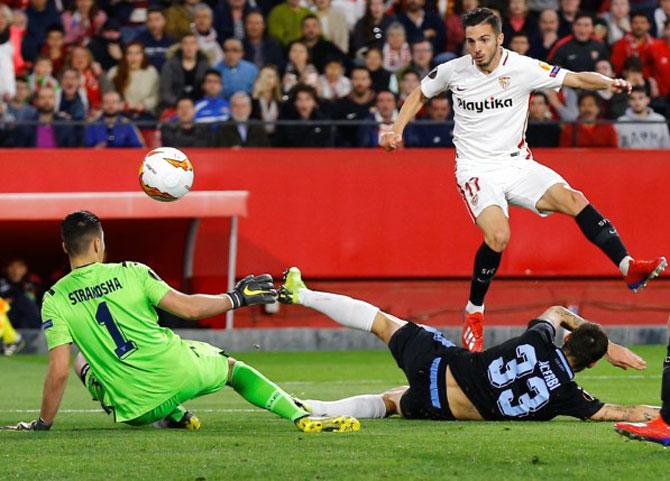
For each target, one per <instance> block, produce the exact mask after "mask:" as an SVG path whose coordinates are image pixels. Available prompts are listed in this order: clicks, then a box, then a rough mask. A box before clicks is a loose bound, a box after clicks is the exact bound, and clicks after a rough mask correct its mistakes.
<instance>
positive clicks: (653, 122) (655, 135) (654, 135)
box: [616, 87, 670, 149]
mask: <svg viewBox="0 0 670 481" xmlns="http://www.w3.org/2000/svg"><path fill="white" fill-rule="evenodd" d="M628 106H629V107H628V110H626V113H625V115H622V116H621V117H619V119H618V123H617V125H616V130H617V134H618V137H619V147H622V148H625V149H667V148H670V134H669V133H668V124H667V123H666V120H665V117H663V116H662V115H661V114H657V113H656V112H654V111H653V110H651V108H649V97H648V96H647V92H646V91H645V90H644V87H634V88H633V91H632V92H631V93H630V96H629V97H628Z"/></svg>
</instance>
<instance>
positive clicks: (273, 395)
mask: <svg viewBox="0 0 670 481" xmlns="http://www.w3.org/2000/svg"><path fill="white" fill-rule="evenodd" d="M230 385H231V386H232V388H233V389H235V391H237V393H238V394H239V395H240V396H242V397H243V398H244V399H246V400H247V401H248V402H250V403H251V404H253V405H254V406H258V407H259V408H263V409H267V410H268V411H270V412H273V413H275V414H276V415H277V416H281V417H283V418H284V419H290V420H291V421H295V420H296V419H299V418H301V417H303V416H307V415H309V413H308V412H307V411H305V410H304V409H302V408H300V407H298V406H297V405H296V403H295V401H294V400H293V398H292V397H291V396H289V395H288V394H287V393H286V392H284V391H283V390H282V389H281V388H280V387H279V386H277V385H276V384H275V383H273V382H272V381H270V380H269V379H268V378H266V377H265V376H263V375H262V374H261V373H260V372H258V371H257V370H256V369H254V368H253V367H251V366H248V365H246V364H245V363H243V362H240V361H236V362H235V366H234V367H233V375H232V377H231V379H230Z"/></svg>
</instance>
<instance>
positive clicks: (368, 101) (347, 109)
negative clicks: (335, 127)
mask: <svg viewBox="0 0 670 481" xmlns="http://www.w3.org/2000/svg"><path fill="white" fill-rule="evenodd" d="M374 101H375V92H374V90H372V78H371V77H370V71H369V70H368V69H367V68H365V67H354V68H353V69H352V71H351V92H350V93H349V95H347V96H346V97H343V98H341V99H338V100H337V102H336V103H335V105H334V117H335V118H336V119H338V120H348V121H360V120H363V119H366V118H368V117H369V115H370V111H371V110H372V107H373V105H374ZM339 133H340V135H339V138H340V143H342V144H343V145H344V146H346V147H356V144H357V140H358V139H357V136H358V126H357V125H347V126H341V127H340V128H339Z"/></svg>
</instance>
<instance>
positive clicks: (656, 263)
mask: <svg viewBox="0 0 670 481" xmlns="http://www.w3.org/2000/svg"><path fill="white" fill-rule="evenodd" d="M667 266H668V261H666V260H665V257H657V258H656V259H654V260H651V261H642V260H640V261H638V260H635V259H633V260H631V261H630V264H629V265H628V273H627V274H626V277H625V278H624V279H625V280H626V284H627V285H628V289H630V290H631V291H633V292H637V291H639V290H640V289H642V288H643V287H645V286H646V285H647V282H649V281H650V280H652V279H653V278H654V277H658V276H659V275H661V272H663V271H664V270H665V268H666V267H667Z"/></svg>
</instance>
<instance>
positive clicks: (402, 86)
mask: <svg viewBox="0 0 670 481" xmlns="http://www.w3.org/2000/svg"><path fill="white" fill-rule="evenodd" d="M419 85H421V77H419V74H418V73H417V72H416V70H412V69H407V70H405V71H404V72H403V73H402V75H400V81H399V82H398V86H399V89H398V90H399V91H398V105H399V106H402V104H403V103H405V99H407V97H408V96H409V94H411V93H412V92H413V91H414V89H416V88H417V87H418V86H419ZM417 116H418V117H421V116H422V112H421V111H419V113H417Z"/></svg>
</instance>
